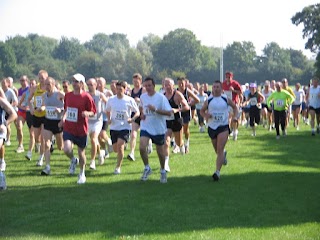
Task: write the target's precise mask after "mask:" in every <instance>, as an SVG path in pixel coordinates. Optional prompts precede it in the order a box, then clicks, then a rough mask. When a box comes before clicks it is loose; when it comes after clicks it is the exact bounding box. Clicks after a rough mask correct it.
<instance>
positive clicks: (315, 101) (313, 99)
mask: <svg viewBox="0 0 320 240" xmlns="http://www.w3.org/2000/svg"><path fill="white" fill-rule="evenodd" d="M319 93H320V87H319V86H317V87H316V88H315V87H314V86H311V87H310V88H309V99H308V101H309V106H311V107H313V108H320V98H319V97H318V94H319Z"/></svg>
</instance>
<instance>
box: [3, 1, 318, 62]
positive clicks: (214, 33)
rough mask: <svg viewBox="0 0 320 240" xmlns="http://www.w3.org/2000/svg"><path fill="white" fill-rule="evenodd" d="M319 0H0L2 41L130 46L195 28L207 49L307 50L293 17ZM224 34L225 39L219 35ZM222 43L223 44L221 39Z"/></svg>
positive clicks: (305, 52) (194, 31)
mask: <svg viewBox="0 0 320 240" xmlns="http://www.w3.org/2000/svg"><path fill="white" fill-rule="evenodd" d="M318 2H319V0H268V1H260V0H223V1H218V0H212V1H210V0H197V1H191V0H112V1H108V0H90V1H88V0H0V40H2V41H5V40H6V38H7V37H9V36H15V35H17V34H19V35H22V36H26V35H27V34H28V33H37V34H39V35H44V36H48V37H53V38H56V39H60V38H61V36H66V37H75V38H77V39H79V40H80V41H81V43H84V42H86V41H89V40H90V39H91V38H92V36H93V35H94V34H96V33H105V34H112V33H115V32H116V33H123V34H126V35H127V38H128V39H129V41H130V44H131V45H132V46H135V45H136V44H137V42H138V41H139V40H141V39H142V38H143V37H144V36H147V35H148V34H149V33H152V34H155V35H158V36H160V37H163V36H164V35H166V34H168V33H169V32H170V31H172V30H175V29H177V28H186V29H188V30H191V31H192V32H193V33H194V34H195V35H196V37H197V39H198V40H200V41H201V44H203V45H206V46H215V47H220V46H221V42H222V43H223V46H226V45H227V44H230V43H232V42H233V41H240V42H242V41H251V42H253V44H254V46H255V47H256V51H257V53H258V54H260V53H261V50H262V49H263V48H264V46H265V45H266V44H267V43H270V42H273V41H274V42H276V43H278V44H279V45H280V47H282V48H293V49H296V50H302V51H303V52H304V54H305V55H307V56H308V57H311V56H312V54H311V52H310V51H309V50H308V51H307V50H304V45H305V42H306V39H303V38H302V27H303V26H302V25H300V26H299V27H297V26H295V25H293V24H292V23H291V17H292V16H293V15H294V14H295V13H297V12H300V11H302V9H303V7H305V6H308V5H312V4H316V3H318ZM221 36H222V37H221ZM221 39H222V41H221Z"/></svg>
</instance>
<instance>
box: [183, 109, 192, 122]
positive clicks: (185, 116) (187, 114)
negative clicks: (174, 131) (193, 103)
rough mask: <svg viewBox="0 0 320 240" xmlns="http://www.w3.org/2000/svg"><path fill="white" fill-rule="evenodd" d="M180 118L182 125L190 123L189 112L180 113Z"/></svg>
mask: <svg viewBox="0 0 320 240" xmlns="http://www.w3.org/2000/svg"><path fill="white" fill-rule="evenodd" d="M181 117H182V118H183V125H185V124H188V123H189V122H190V121H191V112H190V110H188V111H186V112H182V113H181Z"/></svg>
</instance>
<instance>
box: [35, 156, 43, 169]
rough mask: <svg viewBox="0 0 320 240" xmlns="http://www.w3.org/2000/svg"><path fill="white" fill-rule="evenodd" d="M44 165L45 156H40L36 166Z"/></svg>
mask: <svg viewBox="0 0 320 240" xmlns="http://www.w3.org/2000/svg"><path fill="white" fill-rule="evenodd" d="M42 165H43V158H39V159H38V161H37V164H36V166H38V167H41V166H42Z"/></svg>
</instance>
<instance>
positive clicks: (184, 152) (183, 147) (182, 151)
mask: <svg viewBox="0 0 320 240" xmlns="http://www.w3.org/2000/svg"><path fill="white" fill-rule="evenodd" d="M180 153H181V155H185V154H186V147H185V146H184V145H182V146H181V147H180Z"/></svg>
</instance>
